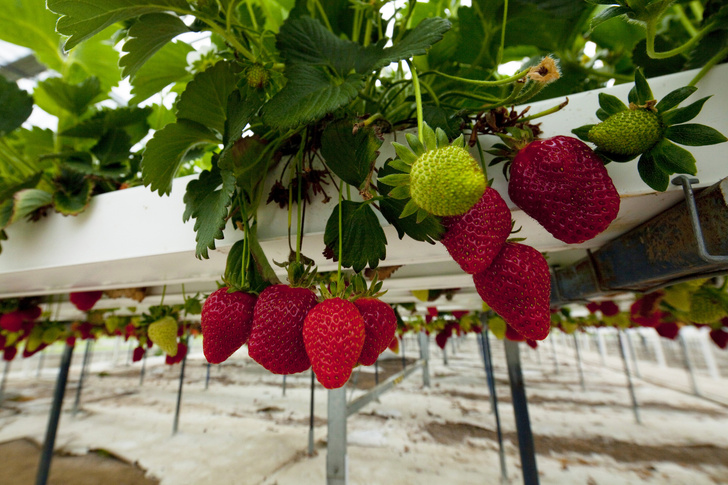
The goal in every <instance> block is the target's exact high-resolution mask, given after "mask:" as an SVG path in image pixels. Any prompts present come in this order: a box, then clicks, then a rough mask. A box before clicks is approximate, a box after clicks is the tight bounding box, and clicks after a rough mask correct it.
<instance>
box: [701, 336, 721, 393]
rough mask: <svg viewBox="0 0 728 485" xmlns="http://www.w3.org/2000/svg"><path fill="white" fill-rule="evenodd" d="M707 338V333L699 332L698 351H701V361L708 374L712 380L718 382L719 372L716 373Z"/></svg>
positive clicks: (711, 350) (711, 346)
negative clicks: (703, 362)
mask: <svg viewBox="0 0 728 485" xmlns="http://www.w3.org/2000/svg"><path fill="white" fill-rule="evenodd" d="M709 338H710V337H708V333H707V332H703V331H701V332H700V349H701V350H702V351H703V360H704V361H705V365H706V366H707V367H708V374H710V377H711V378H712V379H714V380H716V381H718V380H720V371H718V365H717V364H716V363H715V356H714V355H713V345H712V344H711V343H710V342H708V339H709Z"/></svg>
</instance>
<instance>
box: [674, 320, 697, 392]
mask: <svg viewBox="0 0 728 485" xmlns="http://www.w3.org/2000/svg"><path fill="white" fill-rule="evenodd" d="M678 340H679V341H680V348H682V352H683V360H684V361H685V369H686V370H687V371H688V375H689V376H690V386H691V387H692V388H693V394H695V395H696V396H700V389H698V381H697V379H695V367H694V366H693V361H692V359H691V358H690V353H689V352H688V343H687V342H686V341H685V335H684V334H683V333H682V332H680V336H679V337H678Z"/></svg>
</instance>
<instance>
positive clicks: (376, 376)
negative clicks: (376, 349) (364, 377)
mask: <svg viewBox="0 0 728 485" xmlns="http://www.w3.org/2000/svg"><path fill="white" fill-rule="evenodd" d="M374 385H379V359H378V358H377V360H375V361H374Z"/></svg>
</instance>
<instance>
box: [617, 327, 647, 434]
mask: <svg viewBox="0 0 728 485" xmlns="http://www.w3.org/2000/svg"><path fill="white" fill-rule="evenodd" d="M617 337H618V338H619V355H621V356H622V364H623V365H624V375H625V376H627V387H628V388H629V396H630V398H631V399H632V411H633V412H634V419H635V421H636V422H637V424H642V420H641V419H640V407H639V404H638V403H637V395H636V394H635V392H634V385H633V384H632V374H631V373H630V372H629V365H627V352H626V351H625V349H624V339H623V338H622V330H621V329H617Z"/></svg>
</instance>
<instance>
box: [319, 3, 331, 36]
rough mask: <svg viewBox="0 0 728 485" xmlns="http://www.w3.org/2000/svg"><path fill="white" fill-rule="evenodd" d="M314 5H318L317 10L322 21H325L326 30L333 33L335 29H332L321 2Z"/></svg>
mask: <svg viewBox="0 0 728 485" xmlns="http://www.w3.org/2000/svg"><path fill="white" fill-rule="evenodd" d="M314 3H315V4H316V10H318V12H319V15H321V20H323V22H324V25H326V28H327V29H329V32H333V31H334V29H332V28H331V24H330V23H329V17H328V16H327V15H326V11H325V10H324V7H323V6H322V5H321V2H320V1H319V0H314Z"/></svg>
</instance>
